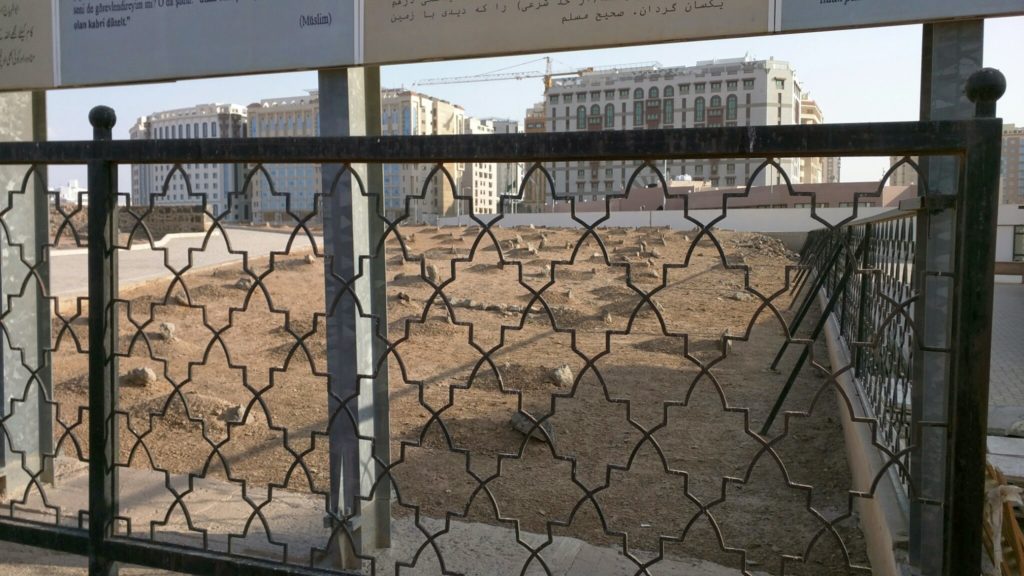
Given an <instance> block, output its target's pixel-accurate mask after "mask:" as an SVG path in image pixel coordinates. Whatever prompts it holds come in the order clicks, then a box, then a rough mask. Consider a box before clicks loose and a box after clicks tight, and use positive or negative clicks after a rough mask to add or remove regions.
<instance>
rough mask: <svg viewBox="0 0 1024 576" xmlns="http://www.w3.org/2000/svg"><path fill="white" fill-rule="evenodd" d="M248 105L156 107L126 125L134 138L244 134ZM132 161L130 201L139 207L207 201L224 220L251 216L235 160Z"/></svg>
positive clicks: (239, 136) (245, 134)
mask: <svg viewBox="0 0 1024 576" xmlns="http://www.w3.org/2000/svg"><path fill="white" fill-rule="evenodd" d="M247 128H248V118H247V113H246V109H245V108H244V107H242V106H238V105H235V104H201V105H199V106H194V107H192V108H181V109H178V110H167V111H164V112H156V113H154V114H151V115H149V116H143V117H142V118H139V119H138V120H137V121H136V122H135V124H134V125H133V126H132V127H131V128H130V129H129V130H128V133H129V137H130V138H131V139H132V140H175V139H197V138H198V139H205V138H245V137H246V136H247V135H248V129H247ZM181 169H182V170H184V172H185V174H187V175H188V178H187V179H186V178H185V176H184V175H182V173H181V170H175V166H174V165H172V164H133V165H132V204H133V205H135V206H150V205H154V206H190V205H192V206H194V205H201V204H205V205H206V210H207V211H208V212H210V213H211V214H214V215H221V214H222V213H225V212H227V211H228V210H229V209H230V213H227V214H225V219H226V220H239V219H240V220H247V219H248V218H249V215H248V214H247V213H246V212H245V207H244V206H242V205H241V204H243V203H242V202H239V200H238V199H239V197H240V196H241V194H242V192H241V180H242V167H240V166H236V165H233V164H185V165H183V166H181Z"/></svg>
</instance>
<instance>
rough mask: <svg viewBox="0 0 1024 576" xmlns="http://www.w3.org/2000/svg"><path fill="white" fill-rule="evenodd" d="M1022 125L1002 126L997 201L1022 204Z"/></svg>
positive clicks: (1023, 192)
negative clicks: (1001, 159) (1000, 164)
mask: <svg viewBox="0 0 1024 576" xmlns="http://www.w3.org/2000/svg"><path fill="white" fill-rule="evenodd" d="M1022 140H1024V126H1016V125H1014V124H1006V125H1004V126H1003V162H1002V166H1001V168H1000V172H999V202H1000V203H1002V204H1024V179H1021V176H1022V173H1024V148H1022V147H1021V143H1022V142H1021V141H1022Z"/></svg>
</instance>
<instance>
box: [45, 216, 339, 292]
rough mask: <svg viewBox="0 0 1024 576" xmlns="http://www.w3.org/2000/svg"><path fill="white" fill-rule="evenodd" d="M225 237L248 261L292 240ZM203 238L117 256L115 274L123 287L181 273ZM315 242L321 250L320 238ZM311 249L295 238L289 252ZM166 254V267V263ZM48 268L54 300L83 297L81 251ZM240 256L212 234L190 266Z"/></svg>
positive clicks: (258, 234) (56, 256)
mask: <svg viewBox="0 0 1024 576" xmlns="http://www.w3.org/2000/svg"><path fill="white" fill-rule="evenodd" d="M227 237H228V239H229V240H230V242H231V249H232V250H234V251H235V252H239V251H246V252H248V254H249V258H250V259H253V258H262V257H265V256H268V255H269V254H270V252H271V251H279V252H283V251H285V249H286V247H287V245H288V241H289V239H290V238H291V236H290V235H288V234H282V233H280V232H270V231H264V230H246V229H242V228H228V229H227ZM203 240H204V238H202V237H197V236H195V235H187V236H185V237H180V238H174V239H172V240H170V241H169V242H167V244H166V246H165V247H164V248H163V249H162V250H161V249H158V250H153V249H151V248H149V247H145V248H142V249H135V250H130V251H122V252H120V253H119V254H118V261H119V262H118V273H119V274H120V281H121V286H122V287H127V286H130V285H132V284H137V283H140V282H145V281H147V280H153V279H156V278H162V277H166V276H168V275H169V274H170V272H169V271H168V268H167V266H168V265H170V266H171V267H173V268H174V269H176V270H180V269H181V268H182V267H184V266H186V265H187V264H188V262H189V250H199V249H200V248H201V247H202V245H203ZM316 242H317V244H318V245H319V246H318V248H320V247H322V240H321V238H316ZM309 248H310V243H309V239H308V238H307V237H306V236H297V237H296V238H295V242H294V244H293V246H292V252H303V251H307V250H309ZM165 254H166V263H165V260H164V259H165ZM51 258H52V263H51V265H50V285H51V291H52V293H53V294H54V295H56V296H84V295H85V294H86V292H87V291H88V274H87V272H86V271H87V270H88V255H87V254H86V253H85V251H84V250H68V251H54V252H53V253H52V256H51ZM241 258H242V256H241V254H233V253H231V252H230V251H228V246H227V243H226V242H225V240H224V238H223V237H222V236H221V234H219V233H215V234H214V235H213V236H212V237H211V238H210V241H209V244H208V245H207V247H206V249H205V250H203V251H200V252H196V253H194V254H193V266H194V267H195V268H206V267H209V266H219V265H221V264H227V263H229V262H236V261H239V260H241Z"/></svg>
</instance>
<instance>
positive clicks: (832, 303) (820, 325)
mask: <svg viewBox="0 0 1024 576" xmlns="http://www.w3.org/2000/svg"><path fill="white" fill-rule="evenodd" d="M865 246H866V244H865V243H864V242H861V243H860V244H859V245H858V246H857V249H856V251H855V252H854V253H853V254H852V255H850V256H848V257H847V260H846V262H844V265H845V268H846V270H845V271H844V272H843V277H842V278H840V280H839V283H838V284H836V287H835V289H834V290H833V291H832V293H831V295H829V299H828V304H826V305H825V309H824V310H822V311H821V317H820V318H818V321H817V322H816V323H815V325H814V330H813V331H812V332H811V337H810V340H811V343H810V344H808V345H807V346H805V347H804V351H803V352H801V353H800V358H798V359H797V361H796V364H795V365H794V366H793V370H792V371H791V372H790V373H789V378H787V379H786V384H785V386H783V387H782V392H780V393H779V397H778V398H776V400H775V404H774V405H773V406H772V409H771V412H769V414H768V419H767V420H765V422H764V426H762V427H761V436H767V435H768V432H769V431H770V430H771V428H772V424H774V423H775V418H776V417H777V416H778V415H779V410H782V405H783V404H785V403H786V398H787V397H788V396H789V391H790V390H791V389H792V388H793V384H795V383H796V378H797V376H798V375H799V374H800V371H801V370H803V367H804V363H805V362H807V358H808V357H810V355H811V346H813V345H814V341H815V340H817V339H818V336H820V335H821V332H822V330H824V329H825V323H826V322H828V317H829V315H830V314H832V310H834V309H835V307H836V304H838V303H839V299H840V298H843V297H844V294H845V293H846V286H847V285H848V284H849V282H850V276H851V275H853V272H854V271H855V270H856V268H857V264H856V261H857V260H858V259H859V258H860V255H861V251H862V250H864V247H865ZM850 258H853V261H852V262H851V261H850V260H849V259H850ZM840 331H841V327H840Z"/></svg>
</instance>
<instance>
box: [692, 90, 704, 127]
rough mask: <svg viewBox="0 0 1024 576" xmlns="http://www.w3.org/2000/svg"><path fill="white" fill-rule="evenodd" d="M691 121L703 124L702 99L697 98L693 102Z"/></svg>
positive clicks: (701, 97) (700, 97)
mask: <svg viewBox="0 0 1024 576" xmlns="http://www.w3.org/2000/svg"><path fill="white" fill-rule="evenodd" d="M693 121H694V122H703V121H704V97H703V96H698V97H697V99H696V100H694V101H693Z"/></svg>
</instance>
